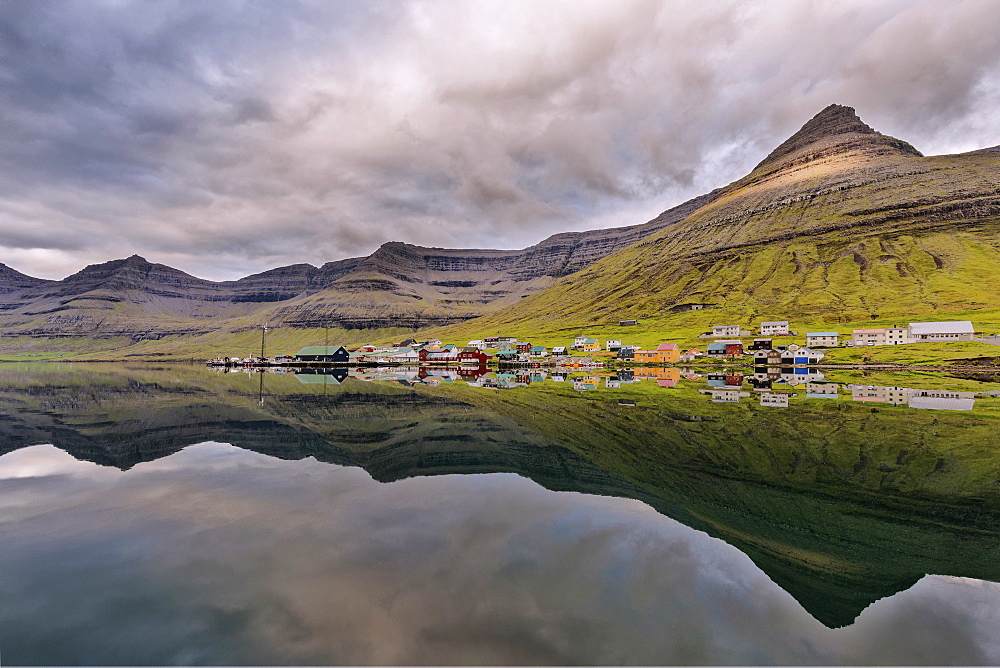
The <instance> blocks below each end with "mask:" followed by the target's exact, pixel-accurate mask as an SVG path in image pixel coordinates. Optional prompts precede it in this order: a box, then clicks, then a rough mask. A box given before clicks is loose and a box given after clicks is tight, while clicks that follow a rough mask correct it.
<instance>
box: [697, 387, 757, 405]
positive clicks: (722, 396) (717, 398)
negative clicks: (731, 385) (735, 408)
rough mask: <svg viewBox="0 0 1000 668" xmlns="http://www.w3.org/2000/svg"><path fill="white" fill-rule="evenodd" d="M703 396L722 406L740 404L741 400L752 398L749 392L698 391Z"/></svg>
mask: <svg viewBox="0 0 1000 668" xmlns="http://www.w3.org/2000/svg"><path fill="white" fill-rule="evenodd" d="M698 391H699V392H701V393H702V394H707V395H708V396H710V397H711V398H712V401H713V402H715V403H721V404H735V403H739V400H740V399H745V398H746V397H749V396H750V393H749V392H740V391H739V390H698Z"/></svg>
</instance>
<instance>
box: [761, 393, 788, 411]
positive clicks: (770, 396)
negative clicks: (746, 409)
mask: <svg viewBox="0 0 1000 668" xmlns="http://www.w3.org/2000/svg"><path fill="white" fill-rule="evenodd" d="M790 396H791V395H790V394H788V393H785V392H761V393H760V405H761V406H769V407H771V408H788V398H789V397H790Z"/></svg>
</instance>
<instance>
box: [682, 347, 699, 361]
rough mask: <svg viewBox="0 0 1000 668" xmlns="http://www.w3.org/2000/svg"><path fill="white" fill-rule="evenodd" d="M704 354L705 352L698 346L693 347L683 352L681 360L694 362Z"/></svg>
mask: <svg viewBox="0 0 1000 668" xmlns="http://www.w3.org/2000/svg"><path fill="white" fill-rule="evenodd" d="M702 355H703V353H702V352H701V351H700V350H698V349H697V348H692V349H691V350H689V351H687V352H686V353H681V357H680V361H681V362H693V361H695V360H696V359H698V358H699V357H701V356H702Z"/></svg>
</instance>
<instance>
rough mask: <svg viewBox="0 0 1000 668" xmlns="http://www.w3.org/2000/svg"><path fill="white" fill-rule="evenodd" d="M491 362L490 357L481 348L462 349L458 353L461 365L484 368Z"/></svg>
mask: <svg viewBox="0 0 1000 668" xmlns="http://www.w3.org/2000/svg"><path fill="white" fill-rule="evenodd" d="M489 360H490V356H489V355H487V354H486V353H484V352H483V351H481V350H480V349H479V348H462V352H460V353H458V361H459V363H461V364H467V365H473V364H475V365H476V366H483V365H485V364H486V362H488V361H489Z"/></svg>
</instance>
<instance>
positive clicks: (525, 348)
mask: <svg viewBox="0 0 1000 668" xmlns="http://www.w3.org/2000/svg"><path fill="white" fill-rule="evenodd" d="M514 350H516V351H517V352H519V353H524V354H528V353H530V352H531V343H530V342H528V341H518V342H516V343H515V344H514Z"/></svg>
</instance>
